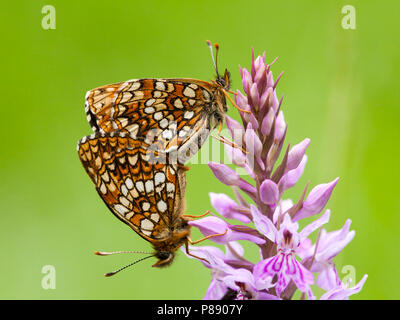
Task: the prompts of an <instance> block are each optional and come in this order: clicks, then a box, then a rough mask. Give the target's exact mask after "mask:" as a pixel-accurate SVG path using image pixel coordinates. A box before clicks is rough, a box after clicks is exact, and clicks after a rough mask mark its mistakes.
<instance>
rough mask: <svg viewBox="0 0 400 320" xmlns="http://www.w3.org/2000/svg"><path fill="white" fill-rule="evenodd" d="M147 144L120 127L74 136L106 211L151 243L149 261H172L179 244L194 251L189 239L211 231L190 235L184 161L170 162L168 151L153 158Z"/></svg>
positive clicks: (155, 265)
mask: <svg viewBox="0 0 400 320" xmlns="http://www.w3.org/2000/svg"><path fill="white" fill-rule="evenodd" d="M147 148H148V145H147V144H146V143H145V142H144V141H143V140H141V139H133V138H132V137H131V136H129V135H127V134H126V133H123V132H117V133H105V132H96V133H94V134H92V135H90V136H87V137H84V138H82V139H81V140H80V141H79V142H78V155H79V158H80V160H81V162H82V165H83V167H84V168H85V170H86V172H87V174H88V175H89V177H90V179H91V180H92V182H93V183H94V185H95V187H96V190H97V192H98V194H99V195H100V197H101V198H102V199H103V201H104V202H105V204H106V205H107V207H108V208H109V209H110V210H111V212H112V213H113V214H114V215H115V216H116V217H117V218H118V219H120V220H121V221H122V222H124V223H125V224H127V225H128V226H129V227H131V228H132V229H133V230H134V231H135V232H136V233H137V234H139V235H140V236H141V237H142V238H143V239H145V240H147V241H148V242H150V243H151V244H152V245H153V247H154V250H155V253H153V254H152V255H151V256H148V257H146V258H149V257H153V256H154V257H156V258H158V261H157V262H156V263H155V264H154V265H153V267H164V266H168V265H170V264H171V263H172V261H173V259H174V256H175V252H176V251H177V250H178V249H179V248H180V247H181V246H182V245H185V246H186V252H187V253H188V254H189V255H191V256H194V255H192V254H190V253H189V250H188V243H191V244H193V243H198V242H200V241H203V240H205V239H208V238H210V236H207V237H205V238H203V239H200V240H197V241H192V240H191V238H190V225H189V224H188V221H189V217H193V216H190V215H187V216H185V215H184V211H185V199H184V195H185V187H186V173H185V171H186V170H187V167H185V166H184V165H182V164H179V163H176V162H174V163H169V159H168V156H166V157H164V158H162V160H164V161H160V159H156V160H154V159H153V158H152V156H151V154H150V153H149V151H148V149H147ZM213 236H218V235H213ZM96 253H97V254H99V255H108V254H110V253H104V252H96ZM111 254H112V253H111ZM194 257H196V258H199V257H197V256H194ZM199 259H202V258H199ZM141 260H143V259H141ZM202 260H205V259H202ZM138 261H140V260H138ZM136 262H137V261H136ZM136 262H135V263H136ZM126 267H127V266H126ZM126 267H124V268H122V269H120V270H117V271H114V272H111V273H108V274H106V276H110V275H113V274H115V273H117V272H119V271H121V270H123V269H125V268H126Z"/></svg>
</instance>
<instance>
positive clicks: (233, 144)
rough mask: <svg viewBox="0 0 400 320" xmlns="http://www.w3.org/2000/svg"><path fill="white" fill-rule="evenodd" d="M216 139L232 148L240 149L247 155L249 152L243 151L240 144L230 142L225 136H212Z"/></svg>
mask: <svg viewBox="0 0 400 320" xmlns="http://www.w3.org/2000/svg"><path fill="white" fill-rule="evenodd" d="M211 137H212V138H214V139H217V140H218V141H219V142H221V143H224V144H227V145H230V146H231V147H232V148H237V149H240V150H241V151H242V152H243V153H244V154H247V153H248V152H247V151H246V150H245V149H243V148H242V147H240V146H239V145H238V144H236V143H235V142H232V141H229V140H228V139H227V138H225V137H224V136H223V135H219V136H218V137H215V136H211Z"/></svg>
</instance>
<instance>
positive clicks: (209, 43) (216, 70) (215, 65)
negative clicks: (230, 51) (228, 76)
mask: <svg viewBox="0 0 400 320" xmlns="http://www.w3.org/2000/svg"><path fill="white" fill-rule="evenodd" d="M206 42H207V45H208V47H209V48H210V52H211V59H212V61H213V64H214V68H215V72H216V73H217V78H219V77H220V76H219V73H218V67H217V56H218V50H219V45H218V44H215V49H216V51H217V53H216V55H215V59H214V52H213V45H212V43H211V41H210V40H206Z"/></svg>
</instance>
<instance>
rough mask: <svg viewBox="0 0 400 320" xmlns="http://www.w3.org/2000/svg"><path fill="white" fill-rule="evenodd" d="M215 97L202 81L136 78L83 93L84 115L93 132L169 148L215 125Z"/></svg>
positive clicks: (184, 142) (208, 85) (208, 84)
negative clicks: (122, 135) (141, 139)
mask: <svg viewBox="0 0 400 320" xmlns="http://www.w3.org/2000/svg"><path fill="white" fill-rule="evenodd" d="M215 99H216V97H215V88H214V89H213V84H212V83H209V82H206V81H201V80H195V79H138V80H130V81H126V82H120V83H116V84H111V85H106V86H103V87H99V88H96V89H93V90H91V91H89V92H88V93H87V95H86V114H87V118H88V121H89V123H90V124H91V126H92V128H93V130H94V131H95V132H96V131H104V132H108V133H110V132H115V131H121V132H125V133H129V134H130V135H131V136H132V137H133V138H137V137H144V138H146V142H147V143H149V144H151V143H153V144H155V145H157V146H159V147H160V148H161V149H160V150H166V151H167V152H169V151H171V150H174V149H179V148H180V147H181V146H183V145H185V144H187V143H189V142H190V141H193V137H194V136H196V135H197V134H199V130H204V131H205V133H204V135H206V136H208V134H209V132H210V131H211V130H212V129H214V128H215V126H216V125H217V124H218V123H217V122H216V121H213V119H212V117H213V108H214V109H215V106H213V101H214V100H215ZM223 103H225V100H224V101H223ZM207 131H208V132H207ZM204 140H205V139H204ZM204 140H203V141H202V142H201V144H202V143H203V142H204ZM197 144H198V143H197ZM201 144H200V146H201ZM186 148H188V146H186Z"/></svg>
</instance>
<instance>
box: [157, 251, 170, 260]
mask: <svg viewBox="0 0 400 320" xmlns="http://www.w3.org/2000/svg"><path fill="white" fill-rule="evenodd" d="M170 255H171V253H170V252H165V251H160V252H158V253H157V258H158V259H160V260H167V259H168V258H169V256H170Z"/></svg>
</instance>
